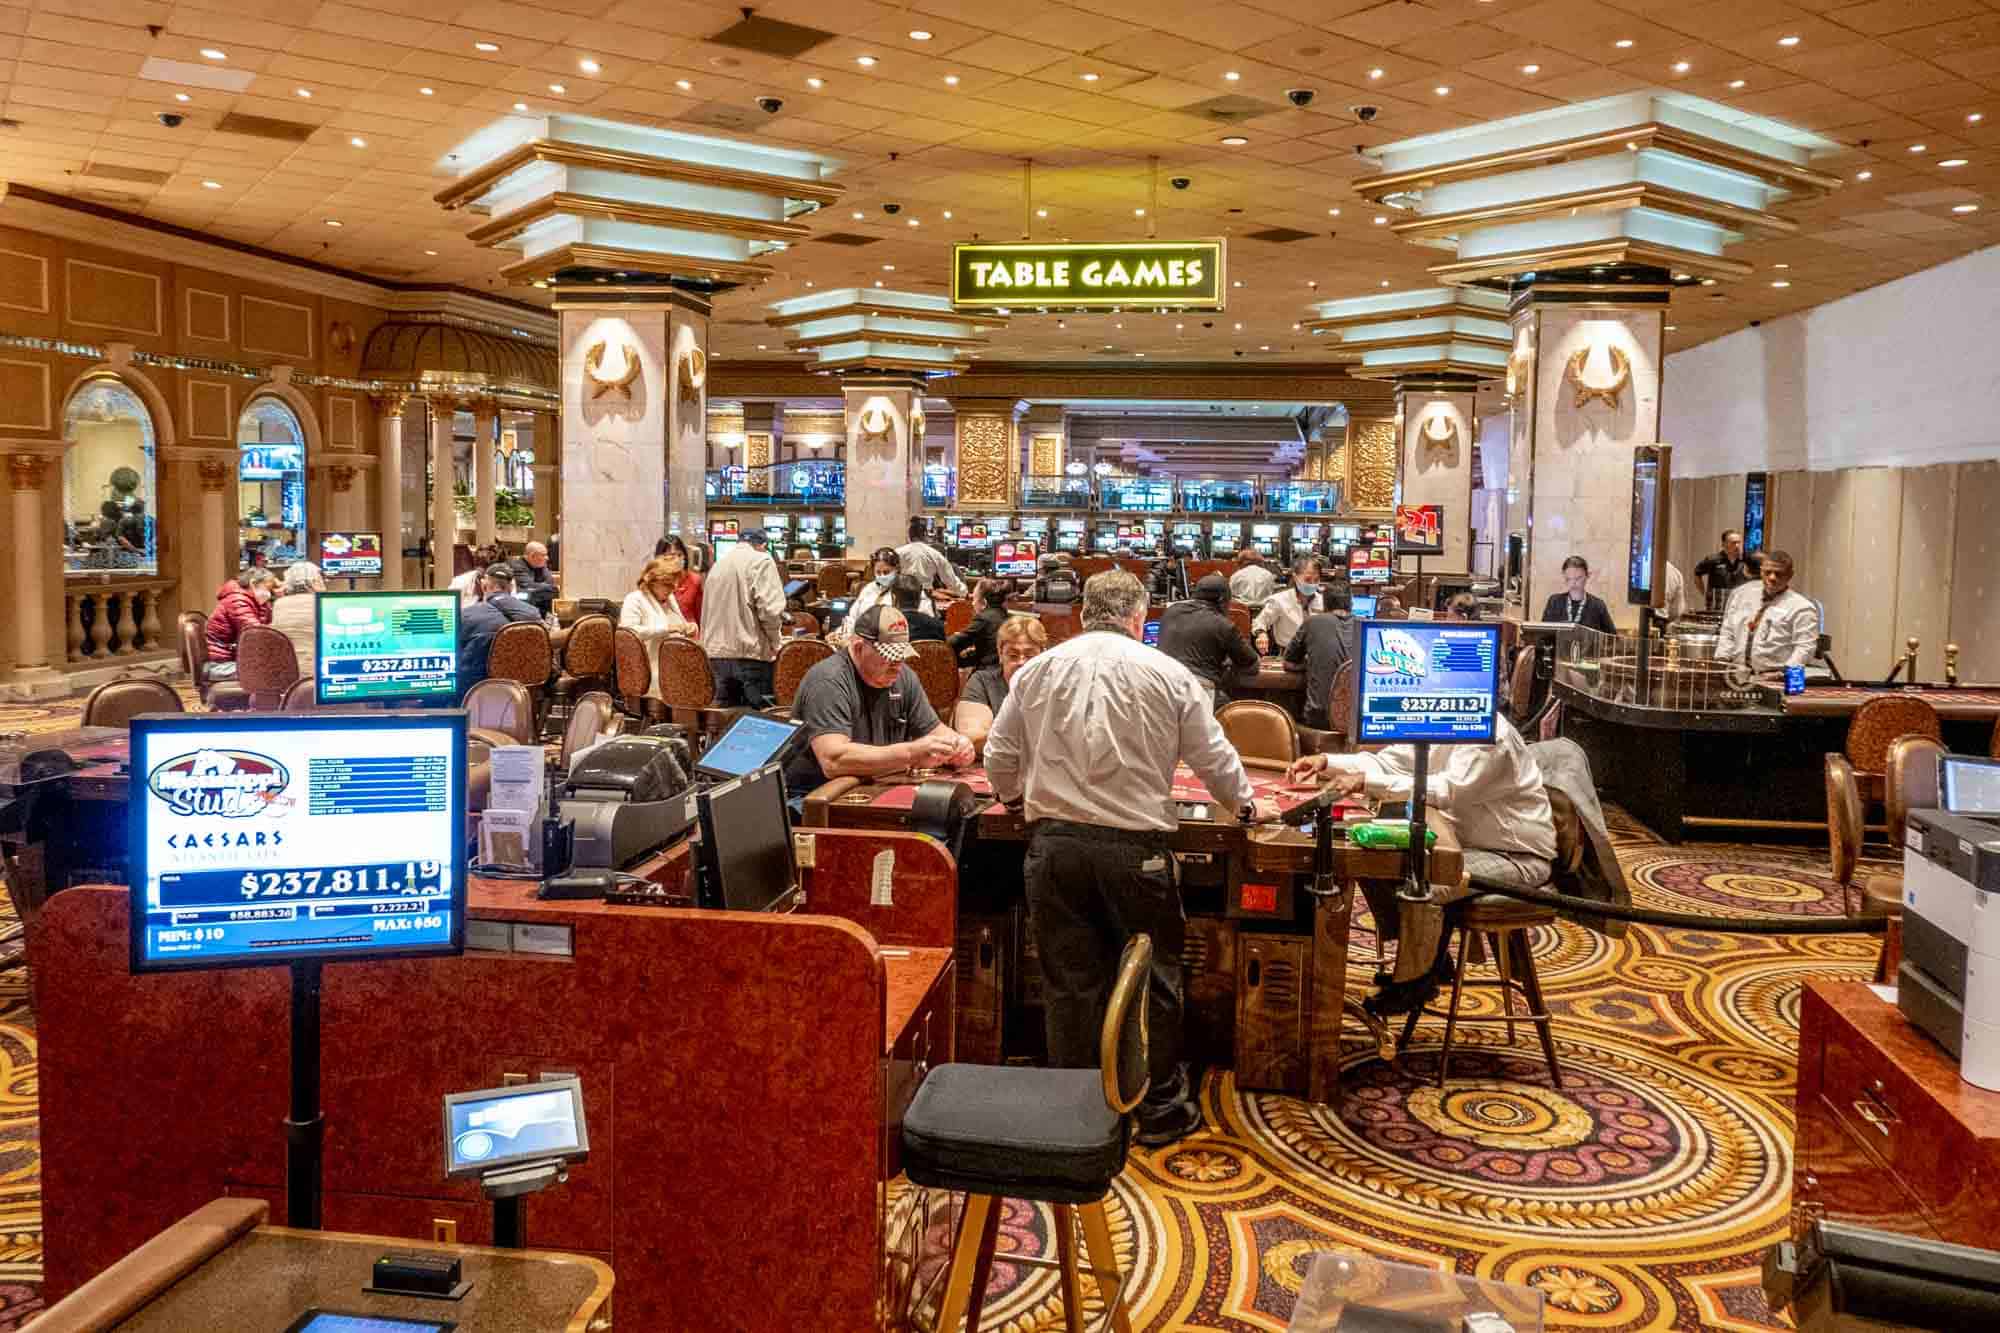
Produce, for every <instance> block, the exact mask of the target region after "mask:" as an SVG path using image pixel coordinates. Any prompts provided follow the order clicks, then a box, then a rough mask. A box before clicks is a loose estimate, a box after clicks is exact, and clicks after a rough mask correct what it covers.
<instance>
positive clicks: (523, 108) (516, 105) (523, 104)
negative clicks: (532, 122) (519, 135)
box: [514, 102, 528, 111]
mask: <svg viewBox="0 0 2000 1333" xmlns="http://www.w3.org/2000/svg"><path fill="white" fill-rule="evenodd" d="M514 109H515V110H516V111H526V110H527V109H528V104H527V103H526V102H516V103H514Z"/></svg>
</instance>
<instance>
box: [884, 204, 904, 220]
mask: <svg viewBox="0 0 2000 1333" xmlns="http://www.w3.org/2000/svg"><path fill="white" fill-rule="evenodd" d="M882 211H883V212H884V213H887V214H888V215H889V216H890V217H895V216H896V214H898V213H900V212H902V211H903V206H902V205H901V204H884V205H882Z"/></svg>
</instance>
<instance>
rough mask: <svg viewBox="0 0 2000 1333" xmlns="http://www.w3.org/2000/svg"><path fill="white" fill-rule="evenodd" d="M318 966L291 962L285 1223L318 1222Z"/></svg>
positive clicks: (313, 1227)
mask: <svg viewBox="0 0 2000 1333" xmlns="http://www.w3.org/2000/svg"><path fill="white" fill-rule="evenodd" d="M319 969H320V965H319V964H318V963H316V962H312V963H293V964H292V1109H291V1114H290V1115H288V1116H286V1117H285V1224H286V1225H287V1226H293V1227H299V1228H302V1229H304V1230H308V1231H317V1230H319V1225H320V1151H321V1146H322V1143H323V1141H324V1139H325V1137H326V1117H325V1116H324V1115H322V1114H321V1113H320V1106H319V1047H320V1042H319V1036H320V1033H319Z"/></svg>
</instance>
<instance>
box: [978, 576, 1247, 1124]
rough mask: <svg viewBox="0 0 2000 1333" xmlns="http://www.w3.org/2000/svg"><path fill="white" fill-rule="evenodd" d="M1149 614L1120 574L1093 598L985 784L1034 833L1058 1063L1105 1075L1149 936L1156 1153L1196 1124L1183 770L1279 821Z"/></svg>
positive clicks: (1028, 690) (1032, 863)
mask: <svg viewBox="0 0 2000 1333" xmlns="http://www.w3.org/2000/svg"><path fill="white" fill-rule="evenodd" d="M1146 611H1147V598H1146V589H1145V586H1144V585H1143V584H1141V583H1140V582H1139V580H1138V579H1136V578H1134V577H1133V576H1132V575H1131V574H1129V573H1127V572H1125V571H1124V570H1122V569H1112V570H1107V571H1105V572H1104V573H1102V574H1097V575H1094V576H1093V577H1092V578H1091V579H1090V580H1089V582H1087V583H1085V584H1084V587H1083V633H1081V634H1078V635H1076V636H1075V637H1074V638H1071V639H1069V640H1066V641H1065V642H1063V643H1061V644H1058V645H1057V646H1056V647H1054V648H1051V649H1050V650H1049V651H1048V652H1045V653H1043V654H1042V655H1041V656H1039V657H1037V658H1036V659H1035V660H1034V661H1032V662H1030V663H1028V664H1027V666H1025V667H1023V668H1022V669H1021V672H1020V674H1019V675H1017V676H1016V677H1015V678H1014V682H1013V685H1012V687H1011V688H1010V689H1009V691H1008V694H1007V702H1006V703H1004V704H1003V705H1001V708H1000V715H999V717H998V718H996V719H995V720H994V723H993V731H992V733H991V734H990V735H989V736H988V737H987V739H986V774H987V776H988V777H989V778H991V779H992V782H993V792H994V794H995V795H996V796H998V797H999V798H1000V799H1001V800H1003V801H1006V802H1008V803H1010V804H1011V803H1014V802H1021V803H1022V804H1023V808H1024V812H1025V814H1026V817H1027V820H1028V824H1029V835H1028V855H1027V860H1026V862H1025V864H1024V867H1023V872H1024V878H1025V881H1026V885H1027V893H1028V906H1029V909H1030V911H1031V912H1032V915H1033V920H1034V923H1035V939H1036V946H1037V948H1038V950H1039V951H1040V955H1041V964H1042V978H1043V982H1042V997H1043V1004H1044V1009H1043V1022H1044V1025H1045V1028H1046V1034H1047V1037H1048V1050H1049V1063H1050V1064H1051V1065H1054V1066H1057V1067H1059V1068H1066V1069H1086V1068H1095V1067H1096V1065H1097V1063H1098V1035H1099V1033H1098V1029H1099V1027H1100V1026H1101V1025H1102V1023H1103V1021H1104V1006H1105V1001H1106V999H1107V997H1108V996H1109V994H1110V991H1111V983H1112V981H1113V979H1114V978H1115V977H1116V975H1117V971H1118V956H1119V953H1120V952H1121V951H1122V950H1123V949H1124V947H1125V942H1126V941H1127V940H1128V939H1130V938H1131V937H1132V936H1133V935H1139V934H1143V935H1150V936H1151V937H1152V940H1153V968H1152V975H1151V977H1150V978H1149V979H1148V982H1147V985H1146V1016H1147V1025H1148V1027H1149V1029H1150V1031H1151V1037H1152V1043H1151V1051H1150V1072H1151V1074H1152V1085H1151V1087H1150V1088H1149V1089H1148V1091H1147V1093H1146V1098H1145V1100H1144V1101H1143V1102H1141V1103H1140V1105H1139V1108H1138V1119H1139V1142H1141V1143H1142V1144H1146V1145H1148V1146H1158V1145H1161V1144H1166V1143H1172V1142H1173V1141H1174V1140H1176V1139H1179V1138H1181V1137H1183V1136H1184V1135H1186V1134H1189V1133H1191V1132H1193V1130H1194V1129H1195V1128H1196V1127H1197V1126H1199V1125H1200V1124H1201V1108H1200V1106H1199V1105H1198V1104H1197V1103H1196V1101H1195V1099H1194V1097H1193V1096H1192V1095H1191V1093H1190V1090H1189V1084H1188V1077H1187V1069H1186V1067H1185V1066H1184V1065H1183V1064H1182V1063H1181V1012H1182V991H1181V955H1182V951H1183V950H1184V948H1185V947H1186V942H1187V917H1186V916H1185V914H1184V913H1183V911H1182V908H1181V896H1180V892H1179V890H1178V887H1177V886H1176V885H1175V883H1174V870H1173V857H1172V854H1171V852H1170V851H1169V849H1168V846H1167V838H1168V835H1170V834H1171V833H1173V832H1174V831H1175V829H1177V828H1178V827H1179V824H1180V819H1179V814H1178V812H1177V810H1176V808H1175V805H1174V800H1173V782H1174V769H1175V766H1176V765H1178V764H1179V763H1180V762H1181V761H1182V760H1186V761H1187V763H1188V765H1189V767H1191V768H1193V769H1194V771H1195V774H1196V775H1197V776H1198V777H1200V778H1201V780H1202V781H1203V782H1205V783H1206V784H1208V789H1209V791H1210V792H1212V793H1214V795H1215V799H1216V800H1217V801H1218V802H1220V803H1222V805H1223V806H1224V807H1225V808H1228V809H1233V810H1236V811H1237V812H1238V813H1239V815H1241V816H1244V817H1251V818H1270V817H1273V816H1274V815H1275V808H1274V807H1273V806H1272V805H1271V804H1270V802H1268V801H1263V800H1257V801H1254V802H1253V800H1252V798H1253V796H1254V789H1253V788H1252V787H1251V785H1250V777H1249V775H1248V774H1247V773H1245V772H1244V771H1243V761H1242V760H1241V759H1239V758H1238V757H1237V754H1236V751H1235V749H1234V748H1232V747H1231V746H1230V744H1229V741H1228V740H1227V739H1226V738H1225V737H1224V736H1223V734H1222V728H1221V726H1219V725H1218V724H1217V723H1216V720H1215V712H1214V710H1213V709H1212V708H1210V706H1209V699H1208V692H1207V691H1206V690H1204V689H1202V687H1201V686H1200V685H1199V684H1198V683H1197V682H1196V681H1195V678H1194V677H1193V675H1191V674H1190V673H1189V672H1188V669H1187V668H1186V667H1184V666H1182V665H1181V664H1180V663H1178V662H1176V661H1174V660H1173V659H1172V658H1171V657H1168V656H1167V655H1166V654H1165V653H1160V652H1155V651H1154V650H1152V649H1150V648H1148V647H1146V645H1145V644H1144V643H1143V642H1142V639H1143V637H1144V635H1145V628H1146Z"/></svg>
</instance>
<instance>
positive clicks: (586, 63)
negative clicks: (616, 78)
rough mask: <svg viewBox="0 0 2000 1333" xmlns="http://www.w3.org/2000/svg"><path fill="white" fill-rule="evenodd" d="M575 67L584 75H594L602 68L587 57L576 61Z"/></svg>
mask: <svg viewBox="0 0 2000 1333" xmlns="http://www.w3.org/2000/svg"><path fill="white" fill-rule="evenodd" d="M576 67H577V68H578V69H580V70H582V71H583V72H584V73H585V74H595V73H597V71H598V70H600V69H602V68H604V67H603V66H602V65H600V64H598V63H597V62H596V61H595V60H592V59H591V58H590V57H589V56H585V57H584V58H583V59H581V60H579V61H577V62H576Z"/></svg>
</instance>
